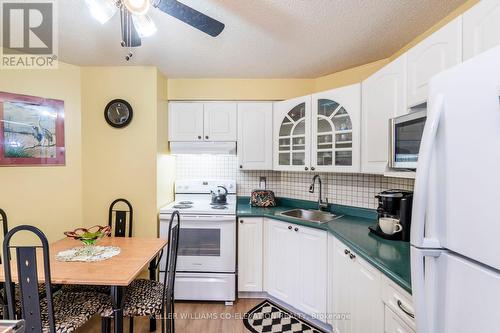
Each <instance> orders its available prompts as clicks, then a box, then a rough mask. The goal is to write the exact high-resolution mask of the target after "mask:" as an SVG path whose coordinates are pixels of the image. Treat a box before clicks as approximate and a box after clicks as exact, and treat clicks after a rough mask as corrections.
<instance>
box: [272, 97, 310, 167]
mask: <svg viewBox="0 0 500 333" xmlns="http://www.w3.org/2000/svg"><path fill="white" fill-rule="evenodd" d="M273 127H274V170H279V171H307V170H309V168H310V156H311V151H310V147H311V143H310V141H311V96H304V97H299V98H294V99H290V100H286V101H283V102H277V103H274V121H273Z"/></svg>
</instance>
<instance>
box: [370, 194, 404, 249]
mask: <svg viewBox="0 0 500 333" xmlns="http://www.w3.org/2000/svg"><path fill="white" fill-rule="evenodd" d="M375 198H377V199H378V207H377V213H378V218H379V219H380V218H381V217H389V218H394V219H396V220H399V224H401V227H402V230H401V231H400V232H397V233H395V234H392V235H388V234H385V233H383V232H382V230H381V229H380V227H379V226H378V224H377V226H376V227H375V228H370V230H371V231H372V232H375V233H376V234H377V235H379V236H381V237H384V238H387V239H394V240H402V241H405V242H409V241H410V228H411V209H412V203H413V192H412V191H405V190H387V191H383V192H380V193H379V194H377V195H376V196H375ZM372 229H376V231H374V230H372Z"/></svg>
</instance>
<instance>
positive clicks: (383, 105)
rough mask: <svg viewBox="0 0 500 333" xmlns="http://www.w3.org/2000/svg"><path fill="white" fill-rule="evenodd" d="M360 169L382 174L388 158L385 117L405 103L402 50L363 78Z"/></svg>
mask: <svg viewBox="0 0 500 333" xmlns="http://www.w3.org/2000/svg"><path fill="white" fill-rule="evenodd" d="M362 96H363V98H362V115H363V116H362V117H361V118H362V128H361V138H362V141H361V170H362V171H363V172H364V173H374V174H377V173H378V174H383V173H384V172H385V171H386V169H387V163H388V159H389V119H390V118H393V117H396V116H399V115H403V114H405V113H406V111H407V105H406V54H404V55H402V56H401V57H399V58H398V59H396V60H394V61H393V62H391V63H390V64H388V65H387V66H385V67H384V68H382V69H381V70H379V71H378V72H376V73H375V74H373V75H372V76H370V77H369V78H368V79H366V80H365V81H364V82H363V89H362Z"/></svg>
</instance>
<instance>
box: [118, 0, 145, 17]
mask: <svg viewBox="0 0 500 333" xmlns="http://www.w3.org/2000/svg"><path fill="white" fill-rule="evenodd" d="M121 1H122V3H123V5H124V6H125V8H127V10H128V11H129V12H131V13H132V14H134V15H144V14H146V13H147V12H148V10H149V7H150V6H151V3H150V2H149V0H121Z"/></svg>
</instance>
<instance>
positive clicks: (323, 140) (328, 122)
mask: <svg viewBox="0 0 500 333" xmlns="http://www.w3.org/2000/svg"><path fill="white" fill-rule="evenodd" d="M317 108H318V109H317V117H316V120H315V121H316V122H317V132H316V133H315V135H317V137H316V140H315V142H316V147H315V149H314V151H315V154H316V165H317V166H318V167H329V166H331V167H333V166H343V167H346V166H347V167H349V166H352V164H353V160H352V157H353V127H352V121H351V116H350V114H349V112H348V110H346V109H345V108H344V106H342V105H341V104H339V103H337V102H336V101H334V100H330V99H324V98H320V99H318V102H317Z"/></svg>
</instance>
